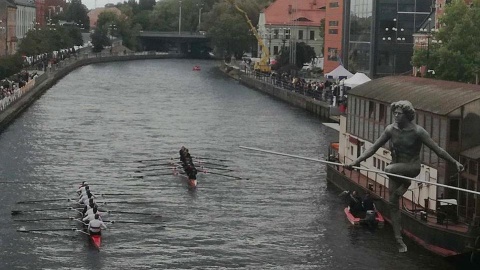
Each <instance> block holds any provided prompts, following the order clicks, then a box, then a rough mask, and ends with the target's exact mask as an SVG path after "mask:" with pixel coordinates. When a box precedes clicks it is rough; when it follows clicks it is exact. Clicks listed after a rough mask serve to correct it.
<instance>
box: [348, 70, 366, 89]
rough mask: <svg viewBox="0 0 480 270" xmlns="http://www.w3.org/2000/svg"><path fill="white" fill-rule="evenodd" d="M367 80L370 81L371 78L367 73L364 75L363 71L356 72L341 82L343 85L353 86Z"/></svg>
mask: <svg viewBox="0 0 480 270" xmlns="http://www.w3.org/2000/svg"><path fill="white" fill-rule="evenodd" d="M368 81H371V79H370V78H369V77H368V76H367V75H365V74H364V73H360V72H357V73H355V75H353V76H352V77H351V78H348V79H346V80H345V81H343V84H344V85H345V86H348V87H351V88H354V87H355V86H359V85H360V84H364V83H366V82H368Z"/></svg>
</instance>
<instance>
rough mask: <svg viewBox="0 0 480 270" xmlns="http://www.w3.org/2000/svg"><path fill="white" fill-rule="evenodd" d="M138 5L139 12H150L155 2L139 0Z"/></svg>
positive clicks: (153, 0)
mask: <svg viewBox="0 0 480 270" xmlns="http://www.w3.org/2000/svg"><path fill="white" fill-rule="evenodd" d="M138 5H139V7H140V9H141V10H152V9H153V6H155V0H139V1H138Z"/></svg>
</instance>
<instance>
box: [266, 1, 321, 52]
mask: <svg viewBox="0 0 480 270" xmlns="http://www.w3.org/2000/svg"><path fill="white" fill-rule="evenodd" d="M325 2H326V1H325V0H306V1H301V0H293V1H292V0H277V1H275V2H273V3H272V4H271V5H270V6H268V7H267V8H266V9H265V10H263V11H262V12H261V13H260V16H259V20H258V33H259V35H260V36H261V37H262V38H263V40H264V43H265V46H267V48H268V51H269V52H270V56H271V58H274V57H275V56H277V55H279V54H280V52H281V51H282V48H288V49H289V52H290V56H292V55H296V52H295V47H296V46H295V44H296V43H299V42H304V43H305V44H307V45H308V46H310V47H312V48H313V49H314V50H315V54H316V55H317V57H323V44H324V42H323V41H324V36H323V33H322V31H321V26H322V25H323V22H324V21H325ZM258 51H259V52H260V51H261V49H259V50H258ZM291 59H294V57H291Z"/></svg>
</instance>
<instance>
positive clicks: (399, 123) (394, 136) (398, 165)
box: [346, 100, 463, 252]
mask: <svg viewBox="0 0 480 270" xmlns="http://www.w3.org/2000/svg"><path fill="white" fill-rule="evenodd" d="M391 110H392V114H393V116H394V119H395V122H394V123H392V124H390V125H388V126H387V127H386V128H385V130H384V131H383V133H382V134H381V135H380V137H379V138H378V139H377V140H376V141H375V143H374V144H373V145H372V147H370V148H369V149H367V150H366V151H365V152H363V153H362V154H361V155H360V156H359V157H358V158H357V159H356V160H355V161H353V162H352V163H351V164H349V165H346V167H347V168H348V169H352V167H353V166H358V165H359V164H360V162H362V161H365V160H366V159H367V158H369V157H370V156H372V155H373V154H375V152H377V150H378V149H379V148H380V147H382V146H383V145H384V144H385V143H387V142H390V151H391V152H392V162H391V164H390V165H388V166H387V167H385V172H387V173H390V174H396V175H399V176H405V177H410V178H413V177H416V176H417V175H419V174H420V170H421V162H420V151H421V150H422V146H423V145H426V146H427V147H428V148H430V149H431V150H433V151H434V152H435V153H436V154H437V155H438V156H439V157H441V158H443V159H445V160H447V161H449V162H451V163H453V164H455V166H456V167H457V170H458V171H462V170H463V165H462V164H460V163H459V162H458V161H456V160H455V159H454V158H453V157H452V156H450V154H448V153H447V152H446V151H445V150H443V149H442V148H441V147H439V146H438V145H437V144H436V143H435V142H434V141H433V140H432V138H431V137H430V135H429V134H428V132H427V131H426V130H425V129H424V128H423V127H421V126H419V125H417V124H415V123H413V122H412V121H413V119H414V118H415V109H414V108H413V105H412V103H410V102H409V101H406V100H402V101H397V102H394V103H392V105H391ZM388 178H389V186H388V189H389V195H390V196H389V201H390V208H391V209H390V211H391V217H390V218H391V220H392V227H393V233H394V235H395V239H396V241H397V244H398V250H399V252H407V246H406V245H405V243H404V242H403V239H402V235H401V224H400V219H401V213H400V209H399V200H400V198H401V197H402V196H403V194H404V193H405V192H406V191H407V189H408V187H409V186H410V184H411V180H409V179H405V178H402V177H396V176H391V175H389V176H388Z"/></svg>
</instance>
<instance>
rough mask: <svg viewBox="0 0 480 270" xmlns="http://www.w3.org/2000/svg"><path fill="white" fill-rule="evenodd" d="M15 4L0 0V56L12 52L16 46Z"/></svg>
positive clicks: (8, 0) (9, 0)
mask: <svg viewBox="0 0 480 270" xmlns="http://www.w3.org/2000/svg"><path fill="white" fill-rule="evenodd" d="M16 14H17V6H16V5H15V3H13V2H12V1H11V0H0V56H6V55H11V54H14V53H15V51H16V47H17V37H16V33H15V31H16V16H17V15H16Z"/></svg>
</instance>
